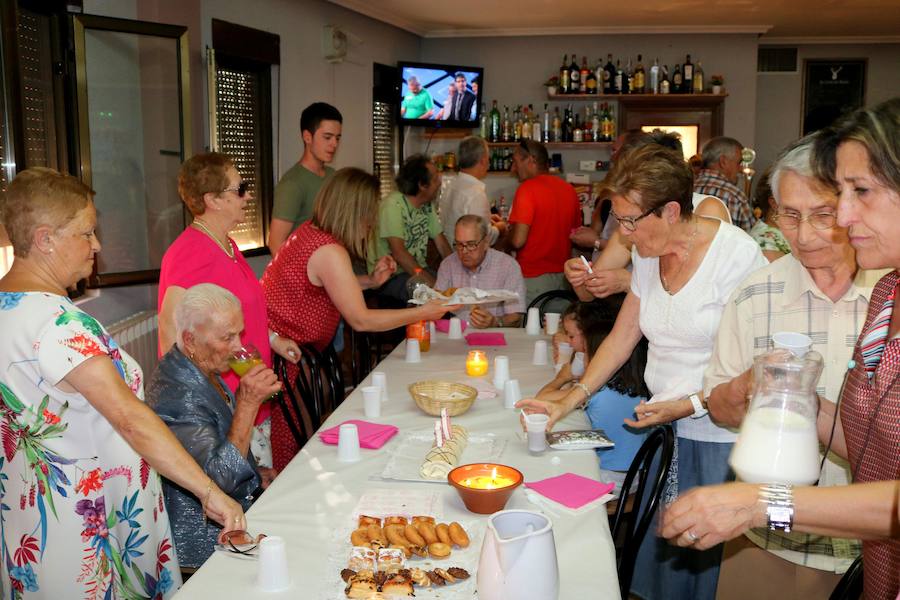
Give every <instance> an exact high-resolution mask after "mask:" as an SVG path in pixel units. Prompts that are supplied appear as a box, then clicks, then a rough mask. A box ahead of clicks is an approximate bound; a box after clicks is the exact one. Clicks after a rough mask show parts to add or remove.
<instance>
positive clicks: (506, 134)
mask: <svg viewBox="0 0 900 600" xmlns="http://www.w3.org/2000/svg"><path fill="white" fill-rule="evenodd" d="M512 136H513V130H512V123H510V121H509V107H508V106H506V105H504V106H503V141H504V142H511V141H512Z"/></svg>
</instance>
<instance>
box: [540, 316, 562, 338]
mask: <svg viewBox="0 0 900 600" xmlns="http://www.w3.org/2000/svg"><path fill="white" fill-rule="evenodd" d="M561 316H562V315H561V314H559V313H549V312H548V313H544V328H545V330H546V332H547V335H555V334H556V332H557V331H559V318H560V317H561Z"/></svg>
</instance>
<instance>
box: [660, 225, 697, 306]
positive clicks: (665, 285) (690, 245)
mask: <svg viewBox="0 0 900 600" xmlns="http://www.w3.org/2000/svg"><path fill="white" fill-rule="evenodd" d="M699 231H700V227H699V223H696V222H695V223H694V232H693V233H692V234H691V237H690V239H688V247H687V250H686V251H685V253H684V257H683V258H682V259H681V264H680V265H678V270H677V271H675V273H674V274H673V275H672V279H675V278H676V277H678V276H679V275H680V274H681V270H682V269H684V265H685V264H687V261H688V259H689V258H690V257H691V252H692V251H693V250H694V240H695V239H696V238H697V233H698V232H699ZM659 278H660V279H661V280H662V286H663V289H664V290H666V292H669V279H668V278H667V277H666V274H665V273H663V268H662V262H661V261H660V265H659Z"/></svg>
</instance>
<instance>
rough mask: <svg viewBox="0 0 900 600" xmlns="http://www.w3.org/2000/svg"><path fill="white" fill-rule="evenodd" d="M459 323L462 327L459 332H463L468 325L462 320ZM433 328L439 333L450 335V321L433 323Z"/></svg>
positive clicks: (443, 320)
mask: <svg viewBox="0 0 900 600" xmlns="http://www.w3.org/2000/svg"><path fill="white" fill-rule="evenodd" d="M459 322H460V326H461V327H462V329H461V331H465V330H466V327H468V325H469V324H468V323H466V322H465V321H464V320H462V319H460V321H459ZM434 328H435V329H437V330H438V331H440V332H441V333H450V319H438V320H437V321H435V322H434Z"/></svg>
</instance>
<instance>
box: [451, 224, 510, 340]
mask: <svg viewBox="0 0 900 600" xmlns="http://www.w3.org/2000/svg"><path fill="white" fill-rule="evenodd" d="M489 227H490V226H489V225H488V222H487V221H486V220H485V219H484V218H483V217H481V216H479V215H463V216H461V217H460V218H459V219H458V220H457V221H456V228H455V231H454V239H455V241H454V242H453V248H454V250H456V252H454V253H453V254H451V255H450V256H448V257H447V258H445V259H444V260H443V261H442V262H441V266H440V268H439V269H438V274H437V283H436V284H435V287H436V288H437V289H438V290H447V289H449V288H461V287H474V288H479V289H482V290H508V291H511V292H516V293H517V294H518V295H519V296H518V298H517V299H515V300H508V301H506V302H498V303H497V304H493V305H485V306H475V307H473V308H472V310H471V311H469V310H466V309H463V310H459V311H457V312H456V316H458V317H460V318H461V319H468V321H469V324H470V325H471V326H472V327H477V328H479V329H483V328H486V327H518V326H519V325H520V324H521V322H522V315H523V314H524V313H525V280H524V279H523V278H522V270H521V269H520V268H519V264H518V263H517V262H516V260H515V259H514V258H512V257H511V256H509V255H508V254H504V253H502V252H498V251H497V250H494V249H492V248H491V247H490V229H489Z"/></svg>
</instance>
